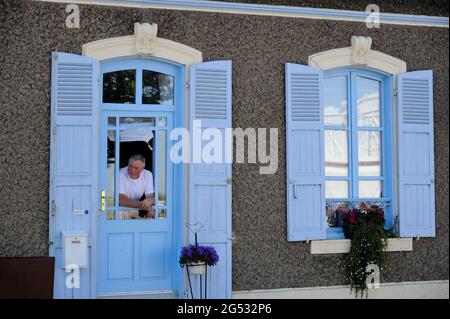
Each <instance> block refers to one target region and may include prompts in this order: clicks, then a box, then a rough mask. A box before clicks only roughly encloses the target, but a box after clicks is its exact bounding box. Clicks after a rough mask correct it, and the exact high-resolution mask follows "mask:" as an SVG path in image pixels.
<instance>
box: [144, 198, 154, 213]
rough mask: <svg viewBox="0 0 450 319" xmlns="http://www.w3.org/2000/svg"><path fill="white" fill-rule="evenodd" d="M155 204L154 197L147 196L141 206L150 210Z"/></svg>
mask: <svg viewBox="0 0 450 319" xmlns="http://www.w3.org/2000/svg"><path fill="white" fill-rule="evenodd" d="M152 206H153V199H152V198H146V199H144V200H143V201H142V202H141V207H142V208H145V209H146V210H150V209H151V208H152Z"/></svg>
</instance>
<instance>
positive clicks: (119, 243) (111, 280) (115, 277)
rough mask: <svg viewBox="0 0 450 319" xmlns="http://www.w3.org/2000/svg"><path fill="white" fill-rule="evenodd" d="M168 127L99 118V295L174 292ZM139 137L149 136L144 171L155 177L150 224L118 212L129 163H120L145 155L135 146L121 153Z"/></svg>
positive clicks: (140, 119) (167, 120)
mask: <svg viewBox="0 0 450 319" xmlns="http://www.w3.org/2000/svg"><path fill="white" fill-rule="evenodd" d="M172 121H173V118H172V114H170V113H167V114H164V113H145V112H117V111H116V112H111V111H109V112H102V114H101V126H100V127H101V129H100V150H101V153H100V183H99V184H100V194H101V198H100V212H99V222H98V225H99V268H98V278H99V286H98V292H99V294H102V293H112V292H114V293H120V292H149V291H155V290H159V291H161V290H163V291H168V290H172V289H173V287H172V279H173V278H172V277H173V276H172V270H173V269H172V268H173V267H174V263H173V260H172V256H173V255H174V253H175V252H174V251H173V248H172V247H173V245H172V224H173V209H172V204H173V199H172V189H171V187H170V185H172V184H173V183H172V182H171V180H172V176H173V165H172V162H171V161H170V160H168V159H169V152H170V145H171V141H170V139H169V133H170V130H171V128H172V123H173V122H172ZM142 132H147V133H144V135H145V136H146V139H149V141H148V148H149V152H148V153H149V154H151V158H150V163H148V160H149V159H148V158H146V161H147V163H146V164H147V166H146V169H148V170H149V171H151V172H152V175H153V188H154V194H155V207H154V214H155V216H154V218H149V217H147V218H146V217H141V216H139V213H141V215H142V210H141V211H139V210H138V209H137V208H129V207H124V206H119V201H118V194H119V191H120V186H119V185H120V178H123V176H122V175H121V174H120V173H119V172H120V170H121V169H123V168H125V169H126V166H123V165H126V163H127V160H124V159H121V157H124V156H128V155H129V154H132V153H140V154H142V153H143V152H142V149H139V145H136V144H132V145H134V146H133V147H136V150H135V151H131V153H130V151H128V153H127V152H126V151H125V149H126V148H129V146H128V145H127V144H129V143H135V142H133V141H129V139H130V137H131V138H133V137H134V138H136V136H138V134H140V133H142ZM141 136H142V134H141ZM122 140H123V141H122ZM116 141H119V143H117V142H116ZM121 141H122V142H121ZM141 142H142V141H141ZM142 155H144V154H142ZM122 166H123V167H122Z"/></svg>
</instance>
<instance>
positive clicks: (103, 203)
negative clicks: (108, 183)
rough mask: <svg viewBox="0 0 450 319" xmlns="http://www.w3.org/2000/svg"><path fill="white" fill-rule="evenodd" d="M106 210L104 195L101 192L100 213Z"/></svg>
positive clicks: (103, 192)
mask: <svg viewBox="0 0 450 319" xmlns="http://www.w3.org/2000/svg"><path fill="white" fill-rule="evenodd" d="M105 210H106V194H105V191H104V190H103V191H102V196H101V211H102V212H104V211H105Z"/></svg>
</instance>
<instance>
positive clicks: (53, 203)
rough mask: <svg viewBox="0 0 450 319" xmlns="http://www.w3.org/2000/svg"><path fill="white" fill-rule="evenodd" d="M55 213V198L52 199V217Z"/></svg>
mask: <svg viewBox="0 0 450 319" xmlns="http://www.w3.org/2000/svg"><path fill="white" fill-rule="evenodd" d="M55 215H56V203H55V200H54V199H53V200H52V217H55Z"/></svg>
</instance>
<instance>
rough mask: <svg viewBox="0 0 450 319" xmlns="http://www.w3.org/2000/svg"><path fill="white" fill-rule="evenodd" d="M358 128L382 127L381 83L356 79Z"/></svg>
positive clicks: (361, 78) (360, 78)
mask: <svg viewBox="0 0 450 319" xmlns="http://www.w3.org/2000/svg"><path fill="white" fill-rule="evenodd" d="M356 88H357V98H358V101H357V103H358V126H375V127H378V126H380V82H379V81H376V80H371V79H366V78H363V77H359V76H358V77H357V78H356Z"/></svg>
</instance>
